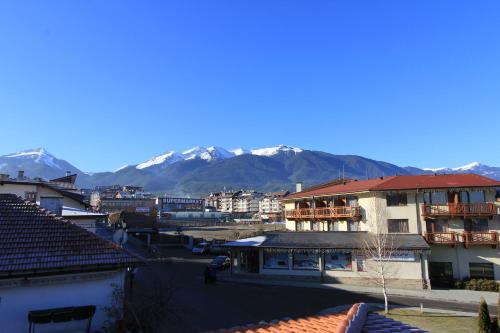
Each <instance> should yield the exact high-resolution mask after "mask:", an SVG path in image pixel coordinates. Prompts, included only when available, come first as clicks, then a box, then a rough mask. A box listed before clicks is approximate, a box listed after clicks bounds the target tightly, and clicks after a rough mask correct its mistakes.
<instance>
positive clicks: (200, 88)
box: [0, 0, 500, 171]
mask: <svg viewBox="0 0 500 333" xmlns="http://www.w3.org/2000/svg"><path fill="white" fill-rule="evenodd" d="M499 11H500V3H499V2H497V1H481V2H474V3H473V2H464V3H461V2H458V1H449V2H446V1H427V2H426V1H189V0H182V1H89V0H86V1H62V0H61V1H31V2H30V1H22V2H20V1H2V2H1V3H0V40H1V43H0V114H1V116H2V120H1V121H0V154H6V153H10V152H14V151H18V150H22V149H27V148H33V147H45V148H46V149H47V150H49V151H50V152H52V153H53V154H54V155H56V156H58V157H60V158H64V159H66V160H68V161H70V162H71V163H73V164H74V165H75V166H77V167H79V168H80V169H83V170H87V171H103V170H110V169H115V168H117V167H119V166H121V165H124V164H131V163H138V162H141V161H143V160H145V159H148V158H150V157H151V156H153V155H156V154H159V153H161V152H163V151H166V150H171V149H173V150H183V149H185V148H189V147H191V146H194V145H202V146H203V145H204V146H209V145H219V146H223V147H226V148H234V147H239V146H242V147H246V148H256V147H264V146H274V145H277V144H280V143H284V144H287V145H292V146H298V147H302V148H306V149H315V150H324V151H329V152H332V153H337V154H359V155H363V156H366V157H370V158H374V159H378V160H385V161H388V162H392V163H396V164H399V165H414V166H420V167H425V166H433V167H439V166H459V165H462V164H466V163H469V162H471V161H476V160H477V161H480V162H482V163H486V164H490V165H500V154H498V148H497V143H498V126H499V124H500V112H499V107H500V33H499V31H500V20H498V16H499Z"/></svg>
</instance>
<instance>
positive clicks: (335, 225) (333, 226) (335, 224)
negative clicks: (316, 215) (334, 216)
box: [328, 221, 339, 231]
mask: <svg viewBox="0 0 500 333" xmlns="http://www.w3.org/2000/svg"><path fill="white" fill-rule="evenodd" d="M328 231H339V221H330V222H328Z"/></svg>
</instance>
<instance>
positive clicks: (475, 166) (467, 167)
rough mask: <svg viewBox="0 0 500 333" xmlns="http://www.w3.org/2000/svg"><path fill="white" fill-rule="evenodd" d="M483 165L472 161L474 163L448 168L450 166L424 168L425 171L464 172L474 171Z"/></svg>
mask: <svg viewBox="0 0 500 333" xmlns="http://www.w3.org/2000/svg"><path fill="white" fill-rule="evenodd" d="M482 166H483V165H482V164H481V163H479V162H472V163H469V164H466V165H464V166H461V167H457V168H448V167H443V168H423V169H422V170H425V171H432V172H463V171H473V170H476V169H478V168H480V167H482Z"/></svg>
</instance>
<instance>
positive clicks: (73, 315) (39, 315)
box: [28, 305, 96, 324]
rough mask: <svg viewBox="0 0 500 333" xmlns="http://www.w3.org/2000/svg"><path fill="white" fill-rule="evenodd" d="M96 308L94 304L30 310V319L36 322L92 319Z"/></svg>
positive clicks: (31, 321)
mask: <svg viewBox="0 0 500 333" xmlns="http://www.w3.org/2000/svg"><path fill="white" fill-rule="evenodd" d="M95 309H96V307H95V306H94V305H87V306H73V307H67V308H55V309H47V310H36V311H30V312H29V313H28V321H29V322H30V323H34V324H48V323H62V322H68V321H72V320H84V319H90V318H92V317H93V316H94V313H95Z"/></svg>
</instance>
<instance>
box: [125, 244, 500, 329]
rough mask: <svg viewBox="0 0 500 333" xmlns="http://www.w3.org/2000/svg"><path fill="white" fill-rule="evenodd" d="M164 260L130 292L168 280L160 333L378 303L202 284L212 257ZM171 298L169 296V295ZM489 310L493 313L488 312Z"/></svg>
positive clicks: (296, 290) (328, 293) (462, 307)
mask: <svg viewBox="0 0 500 333" xmlns="http://www.w3.org/2000/svg"><path fill="white" fill-rule="evenodd" d="M163 257H164V258H165V260H164V261H158V262H153V263H150V264H149V265H147V266H145V267H142V268H140V269H139V271H138V273H137V275H136V279H135V282H134V289H136V290H141V289H142V288H150V289H152V290H153V292H154V290H155V284H154V283H152V282H151V281H153V280H155V279H161V280H162V281H169V290H173V291H174V295H173V296H172V297H171V299H170V298H169V303H170V305H169V306H168V308H169V309H168V310H167V311H166V313H165V314H164V315H162V321H161V330H160V331H161V332H178V333H183V332H200V331H206V330H211V329H218V328H229V327H232V326H236V325H242V324H249V323H257V322H259V321H261V320H266V321H267V320H272V319H278V318H283V317H292V318H295V317H301V316H308V315H313V314H316V313H318V312H319V311H321V310H323V309H326V308H330V307H333V306H338V305H343V304H352V303H356V302H367V303H382V302H383V299H382V297H381V296H378V295H367V294H361V293H355V292H348V291H343V290H334V289H332V290H326V289H316V288H303V287H291V286H268V285H256V284H240V283H229V282H218V283H216V284H215V285H205V284H204V281H203V270H204V268H205V267H206V265H207V264H208V263H209V262H210V260H211V258H210V257H205V256H193V255H191V254H190V253H189V251H188V250H186V249H181V248H169V249H165V250H163ZM169 295H170V294H169ZM389 301H390V302H391V304H398V305H406V306H420V302H421V300H420V299H415V298H404V297H391V298H390V300H389ZM424 306H425V307H427V308H442V309H448V310H459V311H477V309H476V306H475V305H471V304H458V303H447V302H435V301H425V303H424ZM490 311H495V310H494V309H490Z"/></svg>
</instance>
